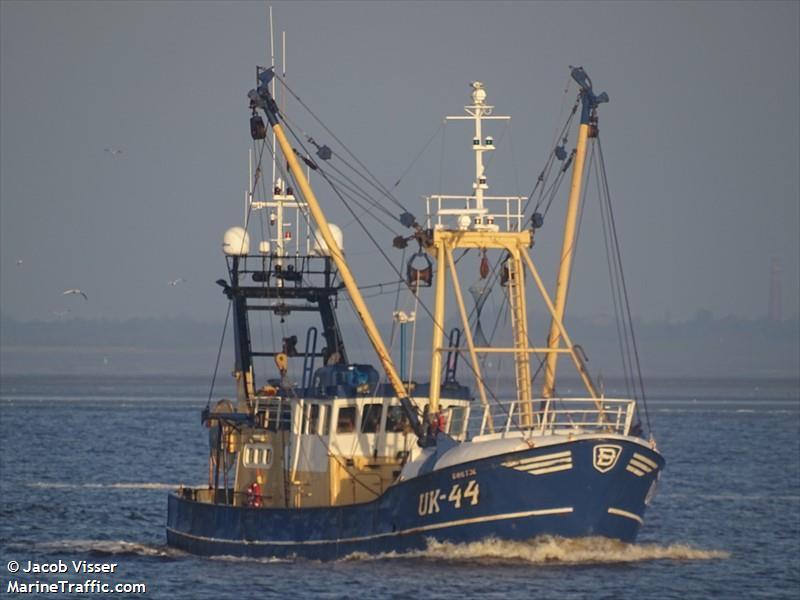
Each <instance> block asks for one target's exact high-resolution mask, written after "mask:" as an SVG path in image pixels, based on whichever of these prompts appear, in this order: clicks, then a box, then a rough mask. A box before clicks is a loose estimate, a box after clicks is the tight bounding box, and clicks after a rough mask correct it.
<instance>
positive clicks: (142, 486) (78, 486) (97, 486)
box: [28, 481, 180, 490]
mask: <svg viewBox="0 0 800 600" xmlns="http://www.w3.org/2000/svg"><path fill="white" fill-rule="evenodd" d="M28 485H29V486H30V487H35V488H53V489H59V490H109V489H111V490H114V489H116V490H176V489H178V488H179V487H180V485H179V484H177V483H151V482H142V483H136V482H131V483H62V482H49V481H36V482H34V483H30V484H28Z"/></svg>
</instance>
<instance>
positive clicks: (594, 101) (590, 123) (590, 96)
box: [542, 67, 608, 398]
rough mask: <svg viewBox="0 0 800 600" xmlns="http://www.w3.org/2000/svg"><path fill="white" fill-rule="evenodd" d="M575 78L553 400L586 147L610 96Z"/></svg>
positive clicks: (577, 73) (549, 376)
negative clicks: (574, 136)
mask: <svg viewBox="0 0 800 600" xmlns="http://www.w3.org/2000/svg"><path fill="white" fill-rule="evenodd" d="M572 78H573V79H574V80H575V81H576V82H577V84H578V85H579V86H580V88H581V122H580V126H579V127H578V144H577V147H576V151H575V162H574V163H573V167H572V185H571V186H570V192H569V200H568V202H567V216H566V221H565V223H564V240H563V242H562V247H561V261H560V262H559V270H558V278H557V280H556V300H555V314H554V315H553V320H552V322H551V324H550V334H549V335H548V338H547V346H548V348H549V351H548V353H547V363H546V367H545V373H544V387H543V390H542V395H543V396H544V397H545V398H551V397H552V396H553V393H554V391H555V381H556V367H557V365H558V352H557V350H558V348H559V346H560V341H561V326H560V323H561V322H563V320H564V311H565V310H566V307H567V292H568V291H569V280H570V274H571V272H572V258H573V256H574V254H575V235H576V230H577V224H578V213H579V209H580V203H581V191H582V189H583V174H584V165H585V162H586V146H587V141H588V139H589V138H592V137H596V136H597V106H598V105H599V104H602V103H603V102H608V94H606V93H605V92H603V93H602V94H599V95H595V94H594V92H593V91H592V80H591V79H589V76H588V75H587V74H586V72H585V71H584V70H583V68H582V67H576V68H573V69H572ZM584 381H585V382H586V383H587V387H588V388H589V392H590V393H591V394H592V396H593V397H597V390H596V389H594V385H593V384H592V383H591V382H590V381H589V380H588V379H586V378H585V379H584Z"/></svg>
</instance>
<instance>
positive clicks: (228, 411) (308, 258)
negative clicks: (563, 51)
mask: <svg viewBox="0 0 800 600" xmlns="http://www.w3.org/2000/svg"><path fill="white" fill-rule="evenodd" d="M571 74H572V79H573V80H574V82H575V83H576V84H577V89H578V93H577V99H576V103H575V106H574V108H573V111H572V113H571V116H570V119H572V116H573V115H575V114H576V113H577V114H578V115H579V117H578V119H579V121H580V122H579V124H578V127H577V129H578V133H577V140H576V144H575V148H574V150H573V151H572V152H567V151H566V145H567V135H566V134H565V133H564V131H562V136H560V139H559V145H558V146H556V147H555V148H554V150H553V152H552V154H551V158H550V159H549V161H548V164H549V166H548V167H547V169H549V170H550V171H552V172H554V173H557V175H556V178H564V177H567V176H568V174H570V173H571V186H570V190H569V198H568V201H567V208H566V222H565V226H564V238H563V242H562V244H563V248H562V252H561V260H560V261H559V269H558V276H557V283H556V289H555V293H554V294H553V295H552V296H551V294H550V292H549V291H548V290H547V289H546V287H545V285H544V282H543V279H542V277H541V276H540V274H539V270H538V269H537V266H536V263H535V262H534V260H533V257H532V254H534V252H533V242H534V234H535V232H536V230H537V229H538V228H539V227H541V226H542V224H543V216H542V214H541V213H540V212H538V210H534V211H529V210H528V208H529V206H528V205H529V204H530V200H531V199H532V198H533V197H534V194H533V193H532V194H531V195H530V196H493V195H490V194H489V184H488V174H487V168H486V164H485V159H486V155H487V154H489V153H491V152H494V151H495V142H494V139H493V137H492V136H490V135H487V134H486V133H485V130H486V129H488V128H489V127H490V126H491V125H492V123H493V122H494V121H502V120H507V119H508V117H503V116H499V115H495V114H494V107H493V106H492V105H490V104H488V102H487V90H486V88H485V86H484V85H483V84H482V83H481V82H473V83H472V84H471V96H470V99H469V104H468V105H467V106H465V113H464V114H461V115H457V116H453V117H448V120H449V121H454V122H457V121H467V122H468V123H471V125H472V127H473V132H472V135H471V136H467V135H464V137H463V139H464V140H465V143H466V144H467V145H468V146H469V147H470V149H471V152H472V153H473V154H474V159H470V162H471V163H474V177H473V180H472V181H471V182H470V183H471V188H472V189H471V191H470V192H469V193H468V194H464V195H441V194H437V195H430V196H428V197H427V198H426V215H425V218H424V219H419V220H418V219H417V218H416V217H415V216H414V215H413V214H412V212H410V211H405V210H403V211H400V213H399V214H398V215H396V216H397V221H398V222H399V223H401V224H402V225H403V226H404V227H406V228H407V230H406V233H405V235H399V236H395V237H394V239H393V240H392V242H391V244H392V245H393V246H394V247H395V248H398V249H401V250H403V251H404V252H405V249H406V248H408V247H410V248H411V249H412V250H414V249H416V250H417V251H416V252H414V254H413V256H412V257H411V259H410V260H409V261H407V263H406V265H405V267H406V268H405V272H404V273H402V275H403V277H402V279H403V280H404V285H403V287H404V288H405V290H404V293H406V294H409V295H410V297H413V298H414V299H415V302H418V304H417V306H418V310H417V311H416V314H415V315H413V317H412V319H409V318H408V316H407V315H406V314H405V313H402V312H401V311H397V312H396V315H395V316H396V317H398V321H400V322H402V321H406V322H408V321H410V320H414V321H415V322H420V321H422V320H425V326H424V327H425V330H426V331H428V332H430V339H429V344H430V346H429V348H430V369H429V381H427V382H417V381H415V380H414V379H413V378H412V376H411V375H410V374H407V373H405V372H404V371H405V366H404V365H402V363H403V360H404V359H405V358H406V357H407V356H408V355H409V354H410V355H411V356H412V357H413V351H414V349H413V348H412V349H411V350H409V349H407V348H405V347H403V344H401V349H400V356H401V366H403V368H402V369H401V370H400V371H398V369H397V368H396V366H395V361H394V360H393V357H392V352H391V351H390V348H389V347H388V346H387V344H386V343H385V342H384V340H383V338H382V336H381V333H380V331H379V328H378V327H377V325H376V323H375V320H374V318H373V317H372V314H371V312H370V310H369V308H368V306H367V303H366V301H365V300H364V298H363V293H362V290H361V289H360V288H359V285H358V283H357V282H356V278H355V276H354V274H353V273H352V272H351V268H350V265H349V264H348V261H347V260H346V256H345V252H344V249H343V236H342V235H341V230H339V229H338V228H336V227H335V226H332V225H331V224H330V223H329V221H328V218H327V215H326V214H325V213H324V212H323V210H322V208H321V206H320V202H319V201H318V199H317V196H316V195H315V192H314V190H313V189H312V186H311V184H310V182H309V175H313V177H314V178H316V179H320V180H323V181H327V182H329V183H330V182H331V180H334V179H337V178H336V177H334V175H333V174H334V173H336V172H337V171H335V169H334V167H333V166H332V163H331V160H332V158H336V155H337V154H339V155H341V153H339V152H333V151H332V150H331V148H330V146H328V145H327V144H320V143H318V142H317V141H315V140H314V138H313V137H311V136H310V135H308V134H304V133H302V132H300V131H299V130H296V128H294V127H293V126H292V123H293V121H290V120H289V119H287V118H286V116H285V111H284V109H283V108H279V103H278V102H277V101H276V91H275V86H276V81H277V80H280V82H281V83H283V84H284V85H285V81H284V79H283V78H281V77H280V76H279V75H276V73H275V69H274V68H273V67H271V68H259V69H258V70H257V87H256V89H254V90H251V91H250V93H249V95H248V96H249V99H250V109H251V117H250V126H251V134H252V137H253V139H254V140H255V142H256V144H257V146H258V145H260V148H261V149H262V150H263V149H264V148H265V147H266V148H268V149H272V151H273V155H274V156H275V157H276V159H275V161H274V162H273V164H274V165H277V167H273V172H275V170H276V168H277V170H278V171H279V173H278V174H277V176H276V175H273V182H272V185H271V189H270V190H269V193H268V198H267V199H266V200H255V199H254V197H253V190H254V189H255V188H256V185H255V184H254V183H253V184H251V185H250V187H249V191H248V199H247V203H246V206H247V211H246V216H245V225H244V227H236V228H232V229H230V230H228V232H226V234H225V241H224V245H223V250H224V252H225V254H226V258H227V263H228V278H227V279H221V280H219V281H218V282H217V283H218V284H219V285H220V286H221V287H222V291H223V293H224V294H225V296H226V297H227V299H228V302H229V311H230V313H229V314H230V316H231V323H232V327H233V334H234V335H233V338H234V347H235V353H234V355H235V357H234V358H235V367H234V373H233V375H234V378H235V384H236V397H235V398H230V399H223V400H220V401H218V402H216V403H214V404H209V406H208V407H207V408H206V409H205V410H204V411H203V414H202V421H203V424H204V425H205V426H206V427H207V428H208V431H209V442H210V443H209V471H208V484H207V485H206V486H201V487H181V488H180V489H177V490H175V491H174V492H172V493H171V494H170V495H169V499H168V516H167V528H166V533H167V540H168V543H169V544H170V545H172V546H175V547H177V548H181V549H184V550H186V551H189V552H192V553H196V554H202V555H239V556H252V557H266V556H276V557H286V556H301V557H308V558H314V559H335V558H338V557H343V556H347V555H349V554H352V553H356V552H364V553H371V554H375V553H382V552H390V551H396V552H403V551H409V550H415V549H423V548H425V547H426V545H427V544H428V543H429V541H430V540H431V539H434V540H437V541H446V542H454V543H464V542H473V541H478V540H484V539H490V538H494V539H501V540H527V539H531V538H535V537H536V536H540V535H554V536H565V537H581V536H606V537H609V538H615V539H619V540H623V541H628V542H630V541H634V540H635V538H636V535H637V532H638V531H639V529H640V527H641V526H642V524H643V518H644V513H645V508H646V505H647V504H648V503H649V501H650V499H651V498H652V496H653V493H654V490H655V486H656V482H657V480H658V478H659V474H660V472H661V470H662V468H663V467H664V458H663V457H662V455H661V454H660V453H659V451H658V449H657V447H656V443H655V440H654V438H653V436H652V433H651V432H649V431H648V432H645V431H644V430H643V429H644V427H643V423H642V415H641V407H640V403H639V402H638V400H642V399H643V389H642V394H639V395H640V396H642V397H640V398H632V399H619V398H609V397H605V394H604V392H603V390H602V388H601V387H600V386H598V385H597V384H596V383H595V382H594V381H593V379H592V377H591V375H590V373H589V371H588V369H587V366H586V360H585V355H584V353H583V350H582V349H581V348H580V346H578V345H576V344H575V343H574V342H573V340H572V338H571V337H570V335H569V333H568V331H567V329H566V327H565V307H566V300H567V291H568V285H569V280H570V272H571V263H572V256H573V250H574V246H575V235H576V230H577V223H578V219H579V214H580V203H581V190H582V189H583V187H584V182H583V179H584V177H585V171H586V156H587V148H588V147H589V146H591V145H592V144H594V143H595V142H596V140H597V135H598V120H597V112H598V107H599V106H600V105H601V104H602V103H603V102H606V101H607V100H608V97H607V95H606V94H596V93H595V92H594V90H593V87H592V82H591V80H590V79H589V77H588V76H587V75H586V73H585V72H584V71H583V69H582V68H572V71H571ZM261 115H264V116H265V117H266V120H267V123H268V126H267V124H265V123H264V120H263V118H262V116H261ZM569 122H570V121H568V124H569ZM326 131H328V130H327V129H326ZM565 131H566V129H565ZM287 132H288V134H287ZM290 136H291V137H292V139H293V140H294V142H291V141H290ZM270 141H272V144H270V143H269V142H270ZM559 161H560V162H559ZM329 163H330V164H331V166H328V165H329ZM284 164H285V169H283V166H284ZM553 165H555V166H553ZM261 172H262V169H261V164H260V163H259V166H258V167H257V168H256V170H255V175H254V176H253V177H252V178H251V182H252V181H259V179H260V178H261V180H263V177H261ZM543 175H544V171H543ZM544 179H545V177H544V176H542V177H540V178H539V182H538V184H537V185H539V184H543V181H544ZM338 181H340V182H341V178H339V179H338ZM351 183H352V182H351ZM335 187H336V186H334V188H335ZM339 188H340V189H341V184H340V185H339ZM536 189H537V188H534V190H536ZM539 189H540V190H541V189H543V188H542V187H540V188H539ZM550 189H553V188H552V186H551V188H550ZM338 194H339V192H337V195H338ZM609 208H610V207H609ZM254 211H261V215H262V220H261V227H262V229H263V230H264V231H266V232H267V235H266V238H267V239H264V240H262V241H260V242H259V243H258V246H257V250H256V251H251V247H250V232H251V231H253V230H254V229H256V227H253V226H252V224H253V220H252V219H251V216H252V214H253V213H254ZM607 216H608V217H609V218H610V217H611V216H612V215H611V214H607ZM607 225H608V227H609V229H611V227H612V226H613V225H612V223H608V224H607ZM614 236H616V233H614ZM387 245H388V244H387ZM470 254H471V255H472V256H474V257H476V258H477V259H478V269H477V271H478V272H477V281H475V282H474V283H472V284H471V285H470V286H469V287H468V288H467V289H466V290H465V288H464V287H463V285H464V284H463V283H462V278H464V274H463V269H462V266H463V264H464V263H465V262H466V261H461V260H460V259H461V258H463V257H464V256H468V255H470ZM473 264H474V262H473ZM620 267H621V264H619V263H618V262H615V263H614V269H617V268H620ZM459 271H461V273H460V272H459ZM622 281H623V283H624V280H622ZM448 288H449V291H450V292H451V293H448ZM465 291H468V292H469V293H470V294H471V296H472V298H473V301H474V306H473V307H472V309H470V310H468V308H467V302H466V301H465V297H467V296H466V294H465V293H464V292H465ZM621 293H624V289H623V291H622V292H621ZM489 294H495V295H496V297H497V298H498V299H499V301H500V302H501V304H502V306H503V307H504V310H505V314H506V315H507V319H506V321H507V325H508V329H509V333H508V336H507V338H506V339H508V340H509V341H508V342H507V343H502V342H493V341H491V340H494V338H495V336H491V335H490V336H489V337H488V338H487V335H486V334H485V333H484V331H483V327H482V324H481V311H482V309H483V308H484V304H485V302H486V299H487V297H488V296H489ZM534 295H536V297H538V300H539V306H543V307H544V308H546V309H547V312H548V314H549V321H550V325H549V333H548V335H547V339H546V341H545V342H544V343H543V344H541V345H539V346H537V345H535V344H534V343H532V342H531V340H532V339H533V338H534V336H533V335H532V334H531V331H530V330H529V327H528V318H529V306H528V305H529V303H530V300H531V298H532V297H534ZM340 296H341V297H343V298H344V301H345V302H347V303H349V304H351V305H352V308H353V310H354V313H355V314H356V316H357V318H358V321H359V322H360V324H361V325H362V326H363V330H364V332H365V334H366V336H367V338H368V339H369V342H370V344H371V347H372V349H373V351H374V355H375V356H376V358H377V363H378V365H379V369H378V368H375V367H374V366H373V365H370V364H363V363H354V362H352V361H351V360H350V356H349V353H348V348H347V347H346V345H345V341H344V339H343V335H342V330H341V328H340V326H339V320H338V317H337V310H338V309H339V304H340V302H342V299H341V298H340ZM431 296H432V307H431V308H426V307H427V301H428V300H429V297H431ZM451 296H452V297H451ZM618 300H619V305H620V306H622V307H627V295H625V296H622V295H620V296H619V298H618ZM448 312H450V313H451V315H450V316H451V320H450V321H449V322H450V323H452V321H453V319H452V317H455V320H456V321H457V323H458V324H457V325H456V326H455V327H453V328H451V330H450V331H448V330H447V328H446V324H447V323H448ZM627 312H628V313H629V310H628V311H627ZM498 314H500V313H498ZM256 315H257V316H260V317H264V316H265V315H268V317H269V319H270V320H271V321H272V325H273V330H272V333H270V334H266V335H265V334H264V333H263V332H262V333H261V334H260V335H257V334H254V332H253V331H252V325H253V319H254V318H255V316H256ZM298 316H300V317H303V316H304V317H313V318H314V319H318V320H319V322H318V324H314V325H307V326H298V325H294V324H292V325H290V324H289V323H294V321H291V319H293V318H295V317H298ZM628 316H629V314H628ZM400 317H403V318H400ZM498 320H499V319H498ZM226 323H227V321H226ZM298 327H305V329H298ZM400 328H401V333H402V331H403V325H402V324H400ZM625 331H627V329H625ZM275 332H278V334H277V335H276V333H275ZM265 338H269V340H272V339H274V340H276V341H275V342H273V343H272V345H271V346H270V347H269V348H268V349H262V348H261V347H257V344H256V343H255V341H256V340H260V341H261V342H264V344H265V345H267V346H269V344H268V341H269V340H267V341H266V342H265ZM320 338H321V339H320ZM490 338H491V340H490ZM630 347H631V346H630V345H628V346H627V348H628V349H629V354H628V360H627V361H626V365H627V366H626V368H627V369H629V370H631V371H633V370H634V365H635V366H636V367H637V368H638V357H636V360H635V362H634V359H633V358H632V356H633V355H632V354H630ZM633 348H634V350H635V341H634V345H633ZM492 357H494V359H495V360H496V361H497V362H499V361H501V360H502V359H504V358H505V359H506V360H507V361H510V363H511V365H512V367H511V369H510V371H511V372H512V373H513V375H512V377H511V378H512V380H513V381H512V383H513V384H514V386H513V391H511V392H508V390H502V389H498V388H496V387H493V386H492V385H490V380H491V379H492V377H491V376H490V374H489V371H492V370H495V368H496V364H497V362H495V363H490V360H491V359H492ZM559 359H561V360H562V361H564V360H567V361H569V362H570V363H571V364H572V365H573V367H574V368H575V371H576V373H577V375H578V377H579V379H580V381H581V382H582V385H583V387H584V388H585V393H584V394H583V395H582V396H581V397H564V396H562V395H561V394H560V393H559V392H558V389H557V387H556V374H557V368H558V366H559ZM534 360H538V364H539V368H538V369H535V370H534V369H532V361H534ZM490 365H491V366H490ZM467 382H469V383H467Z"/></svg>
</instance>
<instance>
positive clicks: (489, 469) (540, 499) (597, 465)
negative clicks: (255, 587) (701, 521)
mask: <svg viewBox="0 0 800 600" xmlns="http://www.w3.org/2000/svg"><path fill="white" fill-rule="evenodd" d="M603 448H605V450H604V449H603ZM614 448H616V450H615V449H614ZM612 462H613V464H611V463H612ZM663 466H664V459H663V458H662V457H661V455H660V454H658V453H657V452H655V451H652V450H650V449H649V448H648V447H646V446H644V445H642V444H641V443H638V442H635V441H633V439H632V438H618V437H611V438H609V439H602V438H593V439H590V440H586V439H584V440H576V441H571V442H566V443H561V444H558V445H551V446H544V447H541V448H534V449H531V450H525V451H522V452H514V453H511V454H503V455H499V456H492V457H489V458H483V459H480V460H473V461H469V462H465V463H461V464H458V465H455V466H452V467H447V468H444V469H439V470H436V471H432V472H430V473H426V474H422V475H419V476H417V477H415V478H413V479H410V480H408V481H404V482H400V483H398V484H396V485H394V486H392V487H391V488H389V489H388V490H387V491H386V492H385V493H384V494H383V495H382V496H380V497H379V498H377V499H376V500H374V501H372V502H368V503H364V504H357V505H349V506H338V507H324V508H302V509H275V508H247V507H235V506H229V505H221V504H209V503H202V502H197V501H194V500H191V499H189V498H188V497H185V495H181V494H179V493H177V492H176V493H171V494H170V496H169V506H168V514H167V542H168V543H169V545H171V546H174V547H177V548H181V549H183V550H186V551H188V552H191V553H193V554H201V555H233V556H248V557H267V556H270V557H272V556H274V557H290V556H302V557H307V558H312V559H321V560H330V559H336V558H340V557H343V556H347V555H348V554H352V553H354V552H364V553H369V554H378V553H382V552H392V551H395V552H404V551H409V550H415V549H423V548H425V547H426V545H427V539H429V538H434V539H436V540H438V541H446V542H453V543H466V542H474V541H478V540H481V539H485V538H489V537H494V538H498V539H507V540H525V539H530V538H534V537H536V536H539V535H556V536H563V537H583V536H605V537H609V538H615V539H619V540H622V541H626V542H632V541H634V540H635V538H636V534H637V533H638V531H639V528H640V526H641V524H642V522H643V521H642V519H643V515H644V510H645V504H646V499H647V496H648V493H649V492H650V490H651V487H652V486H653V484H654V482H655V480H656V479H657V477H658V474H659V472H660V470H661V469H662V468H663Z"/></svg>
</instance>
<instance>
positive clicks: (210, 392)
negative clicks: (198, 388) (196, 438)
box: [206, 300, 233, 408]
mask: <svg viewBox="0 0 800 600" xmlns="http://www.w3.org/2000/svg"><path fill="white" fill-rule="evenodd" d="M232 304H233V301H232V300H231V301H229V302H228V310H227V312H226V313H225V324H224V325H223V326H222V337H221V338H220V340H219V348H217V360H216V363H215V364H214V375H213V376H212V377H211V387H210V389H209V390H208V401H207V402H206V408H211V398H212V396H213V395H214V385H215V384H216V382H217V373H218V371H219V362H220V360H221V358H222V346H223V344H224V343H225V332H226V331H227V330H228V320H229V319H230V316H231V306H232Z"/></svg>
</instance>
